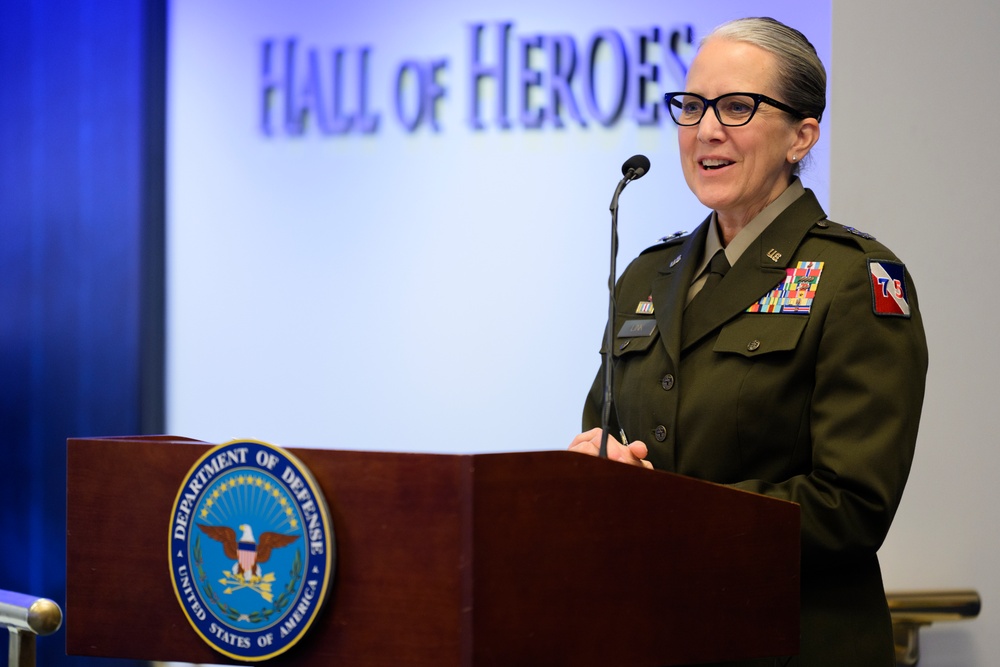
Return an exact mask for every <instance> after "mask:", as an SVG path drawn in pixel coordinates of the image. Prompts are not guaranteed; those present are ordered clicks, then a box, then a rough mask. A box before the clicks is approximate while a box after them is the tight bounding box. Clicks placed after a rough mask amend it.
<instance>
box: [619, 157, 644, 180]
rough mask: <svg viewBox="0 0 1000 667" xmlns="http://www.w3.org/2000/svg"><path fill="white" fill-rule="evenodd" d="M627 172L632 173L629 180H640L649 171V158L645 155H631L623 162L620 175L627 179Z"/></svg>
mask: <svg viewBox="0 0 1000 667" xmlns="http://www.w3.org/2000/svg"><path fill="white" fill-rule="evenodd" d="M629 171H631V172H632V175H631V180H633V181H634V180H635V179H637V178H641V177H642V176H643V175H645V174H646V172H648V171H649V158H648V157H646V156H645V155H633V156H632V157H630V158H629V159H627V160H625V164H623V165H622V175H623V176H625V177H626V178H628V177H629Z"/></svg>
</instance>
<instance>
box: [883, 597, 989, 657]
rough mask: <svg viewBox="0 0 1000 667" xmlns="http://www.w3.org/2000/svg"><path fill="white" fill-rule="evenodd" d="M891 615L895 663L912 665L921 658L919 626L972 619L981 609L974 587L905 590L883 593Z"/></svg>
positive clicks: (980, 601) (980, 602)
mask: <svg viewBox="0 0 1000 667" xmlns="http://www.w3.org/2000/svg"><path fill="white" fill-rule="evenodd" d="M885 597H886V600H888V602H889V614H890V615H891V616H892V633H893V636H894V639H895V643H896V664H897V665H898V666H899V667H913V666H914V665H916V664H917V662H919V660H920V634H919V633H920V628H922V627H924V626H927V625H930V624H932V623H939V622H941V621H962V620H968V619H971V618H975V617H976V616H978V615H979V610H980V609H981V608H982V600H980V599H979V593H977V592H976V591H973V590H943V591H905V592H888V593H886V594H885Z"/></svg>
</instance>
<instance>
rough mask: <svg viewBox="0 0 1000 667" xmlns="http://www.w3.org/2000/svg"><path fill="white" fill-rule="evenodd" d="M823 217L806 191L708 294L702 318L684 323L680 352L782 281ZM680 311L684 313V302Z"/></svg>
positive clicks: (817, 205)
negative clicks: (801, 246) (814, 226)
mask: <svg viewBox="0 0 1000 667" xmlns="http://www.w3.org/2000/svg"><path fill="white" fill-rule="evenodd" d="M824 217H826V216H825V214H824V213H823V209H822V208H821V207H820V205H819V203H818V202H817V201H816V197H815V196H814V195H813V193H812V192H811V191H809V190H806V192H805V194H803V196H801V197H799V198H798V199H797V200H795V201H794V202H793V203H792V204H791V205H790V206H789V207H788V208H787V209H785V211H784V212H782V214H781V215H779V216H778V217H777V218H776V219H775V220H774V222H772V223H771V224H770V225H768V226H767V228H766V229H765V230H764V231H763V232H762V233H761V235H760V236H758V237H757V238H756V239H755V240H754V241H753V243H751V244H750V247H748V248H747V249H746V251H745V252H744V253H743V255H742V256H741V257H740V258H739V260H738V261H737V262H736V264H735V265H733V267H732V268H731V269H730V270H729V273H727V274H726V275H725V277H724V278H723V279H722V281H721V282H720V283H719V284H718V286H717V287H716V288H715V290H714V291H713V292H712V293H711V294H710V295H707V299H708V300H707V301H706V302H705V308H703V309H701V310H700V316H699V317H698V318H697V319H693V320H691V321H687V322H684V326H683V338H682V340H681V342H680V344H679V347H680V349H681V350H683V349H687V348H688V347H689V346H691V345H693V344H695V343H697V342H698V341H699V340H701V339H702V338H703V337H705V336H706V335H707V334H709V333H710V332H712V331H714V330H715V329H717V328H718V327H720V326H722V325H723V324H725V323H726V322H728V321H729V320H731V319H732V318H734V317H736V316H737V315H739V314H740V313H742V312H743V311H745V310H746V309H747V308H749V307H750V305H751V304H753V303H754V302H755V301H757V300H758V299H760V298H761V297H762V296H764V295H765V294H767V293H768V292H769V291H770V290H771V289H773V288H774V287H775V286H776V285H777V284H778V283H779V282H781V281H782V280H783V279H784V277H785V269H786V268H787V267H788V265H789V263H790V262H791V260H792V257H793V256H794V255H795V250H796V249H797V248H798V246H799V244H800V243H801V242H802V239H803V238H804V237H805V235H806V233H807V232H808V231H809V229H810V228H811V227H812V226H813V225H814V224H815V223H816V222H817V221H818V220H821V219H823V218H824ZM702 238H703V237H702ZM699 251H700V248H699ZM694 259H695V260H696V259H697V257H695V258H694ZM692 278H693V276H691V277H689V278H688V280H687V282H686V283H685V289H684V292H685V294H686V292H687V289H686V286H688V285H690V284H691V279H692ZM654 302H655V293H654ZM681 309H682V311H683V303H682V305H681ZM661 326H662V325H661ZM679 337H680V336H679Z"/></svg>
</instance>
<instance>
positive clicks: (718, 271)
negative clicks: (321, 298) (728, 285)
mask: <svg viewBox="0 0 1000 667" xmlns="http://www.w3.org/2000/svg"><path fill="white" fill-rule="evenodd" d="M727 271H729V260H728V259H726V251H725V250H722V249H719V250H717V251H716V253H715V254H714V255H712V259H711V260H710V261H709V262H708V277H707V278H705V285H704V286H703V287H702V288H701V291H700V292H698V293H697V294H695V295H694V298H693V299H692V300H691V303H690V304H688V307H689V308H690V307H691V306H693V305H694V304H696V303H698V302H699V301H705V300H706V299H707V298H708V295H709V294H711V293H712V290H714V289H715V286H716V285H718V284H719V281H720V280H722V276H724V275H726V272H727Z"/></svg>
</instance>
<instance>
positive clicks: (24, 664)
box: [0, 590, 62, 667]
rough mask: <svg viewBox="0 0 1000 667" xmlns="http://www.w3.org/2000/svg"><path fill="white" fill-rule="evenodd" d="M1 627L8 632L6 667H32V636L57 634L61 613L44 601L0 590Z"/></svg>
mask: <svg viewBox="0 0 1000 667" xmlns="http://www.w3.org/2000/svg"><path fill="white" fill-rule="evenodd" d="M0 625H3V626H4V627H6V628H7V629H8V630H9V631H10V640H9V644H8V650H7V665H8V666H9V667H34V665H35V636H36V635H42V636H45V635H51V634H52V633H53V632H55V631H56V630H58V629H59V627H60V626H61V625H62V609H60V608H59V605H57V604H56V603H55V602H53V601H52V600H49V599H47V598H38V597H35V596H33V595H24V594H22V593H13V592H11V591H3V590H0Z"/></svg>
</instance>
